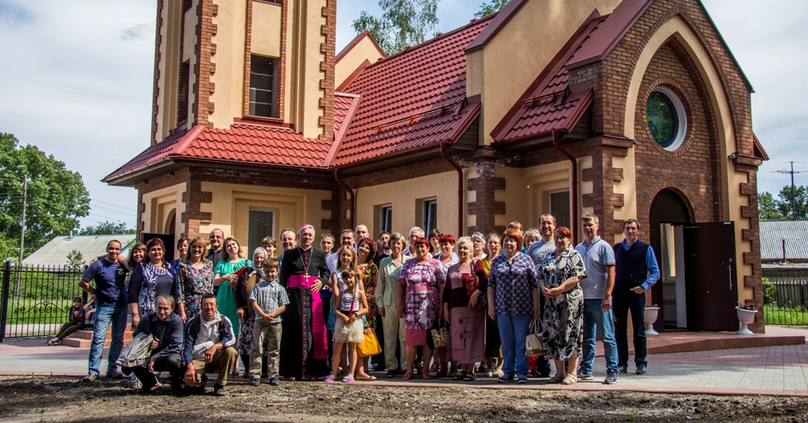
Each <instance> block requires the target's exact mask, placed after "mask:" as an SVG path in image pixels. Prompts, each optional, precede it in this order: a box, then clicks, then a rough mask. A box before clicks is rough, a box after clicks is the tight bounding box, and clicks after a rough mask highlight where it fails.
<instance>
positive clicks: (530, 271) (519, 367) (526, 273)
mask: <svg viewBox="0 0 808 423" xmlns="http://www.w3.org/2000/svg"><path fill="white" fill-rule="evenodd" d="M521 246H522V234H521V233H520V232H519V231H517V230H515V229H508V230H506V231H505V233H504V234H503V235H502V247H503V249H504V251H505V254H503V255H500V256H498V257H497V258H495V259H494V260H493V261H492V262H491V274H490V275H489V276H488V286H489V287H490V288H491V289H489V290H488V315H489V316H490V317H491V318H492V319H494V318H496V320H497V326H499V338H500V339H501V340H502V362H503V365H502V372H503V374H502V376H500V377H499V380H498V381H499V382H501V383H503V382H509V381H511V380H513V377H514V375H516V377H517V380H518V382H519V383H527V374H528V370H529V369H528V362H527V356H526V355H525V339H526V338H527V334H528V330H529V329H530V319H531V318H534V319H538V318H539V308H540V307H539V278H538V274H537V273H536V265H535V264H533V259H531V258H530V257H529V256H528V255H527V254H524V253H522V252H521V251H520V247H521Z"/></svg>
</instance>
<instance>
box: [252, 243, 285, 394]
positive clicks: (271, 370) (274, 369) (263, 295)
mask: <svg viewBox="0 0 808 423" xmlns="http://www.w3.org/2000/svg"><path fill="white" fill-rule="evenodd" d="M264 276H265V279H264V280H263V281H261V282H259V283H257V284H255V288H253V291H252V293H251V294H250V303H251V304H252V307H253V309H254V310H255V323H254V326H253V347H252V354H250V357H251V363H250V372H251V373H252V375H253V376H252V380H251V381H250V384H251V385H253V386H258V385H260V384H261V357H262V356H263V351H261V350H262V349H263V346H264V337H269V341H268V342H267V349H268V350H269V355H268V357H267V361H268V363H267V374H268V375H269V384H270V385H272V386H278V385H279V384H280V380H281V379H280V376H279V375H278V356H279V353H280V348H281V335H282V334H283V332H282V328H281V320H282V319H281V317H280V316H281V314H283V312H284V311H286V305H287V304H289V297H288V296H287V295H286V290H285V289H284V288H283V287H282V286H281V284H280V283H278V261H277V260H275V259H273V258H268V259H267V260H266V262H265V263H264Z"/></svg>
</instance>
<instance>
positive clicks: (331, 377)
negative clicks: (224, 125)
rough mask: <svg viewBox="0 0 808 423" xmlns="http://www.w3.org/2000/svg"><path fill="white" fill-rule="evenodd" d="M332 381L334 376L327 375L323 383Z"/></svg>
mask: <svg viewBox="0 0 808 423" xmlns="http://www.w3.org/2000/svg"><path fill="white" fill-rule="evenodd" d="M258 380H259V381H260V380H261V379H258ZM333 381H334V376H331V375H328V376H326V377H325V379H323V382H327V383H330V382H333Z"/></svg>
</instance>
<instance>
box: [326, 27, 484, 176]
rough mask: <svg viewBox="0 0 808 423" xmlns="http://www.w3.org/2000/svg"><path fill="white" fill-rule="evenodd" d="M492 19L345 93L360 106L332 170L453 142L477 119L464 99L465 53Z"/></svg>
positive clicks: (475, 108) (475, 106)
mask: <svg viewBox="0 0 808 423" xmlns="http://www.w3.org/2000/svg"><path fill="white" fill-rule="evenodd" d="M493 16H495V15H492V16H490V17H487V18H483V19H480V20H477V21H474V22H473V23H471V24H469V25H466V26H464V27H461V28H458V29H456V30H454V31H452V32H450V33H447V34H444V35H441V36H438V37H436V38H434V39H432V40H430V41H427V42H425V43H423V44H420V45H418V46H415V47H412V48H409V49H407V50H404V51H403V52H400V53H398V54H395V55H392V56H389V57H387V58H386V59H383V60H380V61H379V62H376V63H375V64H373V65H371V66H369V67H368V68H367V69H365V70H364V71H363V72H362V73H361V74H360V75H359V76H358V77H357V78H356V79H355V80H354V81H353V82H352V83H351V84H350V85H348V86H347V87H346V88H345V91H346V92H349V93H355V94H361V95H362V100H361V102H360V104H359V107H358V109H357V110H356V114H355V115H354V117H353V119H352V121H351V124H350V127H349V128H348V130H347V131H346V132H345V137H344V138H343V139H341V140H338V141H340V142H341V146H340V148H339V152H338V153H337V154H336V157H335V159H334V162H333V164H335V165H337V166H345V165H349V164H356V163H359V162H364V161H368V160H372V159H374V158H378V157H381V156H388V157H389V156H391V155H396V154H400V153H404V152H407V151H414V150H418V149H422V148H429V147H434V146H437V145H438V144H439V143H441V142H444V141H450V140H451V141H454V140H456V139H457V137H459V135H460V134H462V132H463V131H464V130H465V129H466V128H467V127H468V125H469V124H471V122H472V121H473V120H474V118H476V117H477V115H478V114H479V109H480V105H479V103H475V102H469V101H467V99H466V54H465V52H464V50H465V48H466V47H467V46H468V45H469V44H470V43H471V42H472V41H473V40H474V39H475V37H477V35H479V34H480V32H482V31H483V29H485V27H486V26H487V25H488V24H489V23H490V22H491V19H492V18H493Z"/></svg>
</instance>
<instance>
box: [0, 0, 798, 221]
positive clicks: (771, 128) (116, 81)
mask: <svg viewBox="0 0 808 423" xmlns="http://www.w3.org/2000/svg"><path fill="white" fill-rule="evenodd" d="M156 3H157V2H156V1H155V0H70V1H64V0H37V1H30V0H0V57H3V58H4V59H3V60H0V132H7V133H12V134H14V135H15V136H16V137H17V138H18V139H19V140H20V143H21V144H23V145H25V144H32V145H35V146H37V147H39V149H40V150H43V151H44V152H45V153H47V154H49V155H53V156H54V157H55V158H56V159H58V160H61V161H63V162H65V165H66V167H67V168H68V169H70V170H72V171H78V172H79V173H81V175H82V178H83V180H84V183H85V185H86V186H87V189H88V190H89V192H90V198H91V201H90V206H91V211H90V215H89V216H87V217H86V218H83V219H82V220H81V224H82V226H83V227H85V226H93V225H97V224H98V223H100V222H103V221H107V220H108V221H113V222H126V223H127V225H128V226H129V227H131V228H134V227H135V221H136V215H135V213H136V206H137V193H136V191H135V189H134V188H126V187H112V186H109V185H106V184H104V183H102V182H101V181H100V180H101V179H102V178H103V177H105V176H106V175H108V174H110V173H111V172H112V171H114V170H115V169H117V168H118V167H120V166H121V165H123V164H124V163H126V162H127V161H128V160H130V159H131V158H133V157H135V156H136V155H137V154H139V153H140V152H141V151H143V150H144V149H146V148H147V147H148V146H149V132H150V127H151V112H152V93H153V76H154V37H155V21H156V13H157V12H156ZM481 3H482V0H471V1H469V0H441V1H440V3H439V5H438V18H439V21H440V22H439V24H438V27H437V28H436V31H435V32H448V31H450V30H452V29H455V28H457V27H460V26H462V25H465V24H466V23H468V21H469V20H470V19H472V18H473V17H474V13H475V12H476V11H477V10H478V9H479V5H480V4H481ZM703 3H704V5H705V7H706V8H707V11H708V12H709V13H710V16H711V17H712V18H713V20H714V21H715V23H716V25H717V27H718V29H719V31H720V32H721V34H722V36H723V37H724V39H725V40H726V42H727V44H728V45H729V48H730V50H731V51H732V53H733V54H734V56H735V58H736V59H737V61H738V62H739V63H740V65H741V68H742V69H743V71H744V73H745V74H746V76H747V78H748V79H749V81H750V82H751V84H752V87H753V88H754V90H755V93H754V94H752V121H753V123H752V125H753V130H754V132H755V134H756V135H757V137H758V139H760V141H761V143H762V144H763V147H764V148H765V149H766V151H767V152H768V154H769V156H770V157H771V159H770V160H769V161H768V162H764V164H763V166H761V168H760V171H759V173H758V186H759V191H761V192H763V191H769V192H773V193H775V195H776V193H778V192H779V191H780V189H781V188H782V187H783V186H785V185H787V184H788V183H790V177H789V175H787V174H781V173H777V171H778V170H787V169H789V166H790V165H789V163H788V162H789V161H795V162H797V163H795V164H794V168H795V170H797V171H800V170H802V171H808V148H800V147H799V145H800V144H799V143H800V142H801V141H800V140H801V136H802V135H804V134H806V133H808V101H806V99H808V78H806V75H808V49H806V48H805V45H806V43H808V24H806V23H805V22H808V19H807V18H808V1H804V0H703ZM362 10H366V11H368V12H369V13H370V14H373V15H377V16H378V15H380V14H381V9H380V8H379V6H378V4H377V2H376V1H367V0H354V1H347V0H339V1H338V2H337V52H339V51H340V50H341V49H342V47H344V46H345V45H346V44H347V43H348V42H350V41H351V39H353V38H354V36H355V32H354V31H353V29H352V28H351V21H352V20H353V19H355V18H356V17H358V16H359V13H360V12H361V11H362ZM795 183H796V184H797V185H808V173H801V174H797V175H795Z"/></svg>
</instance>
